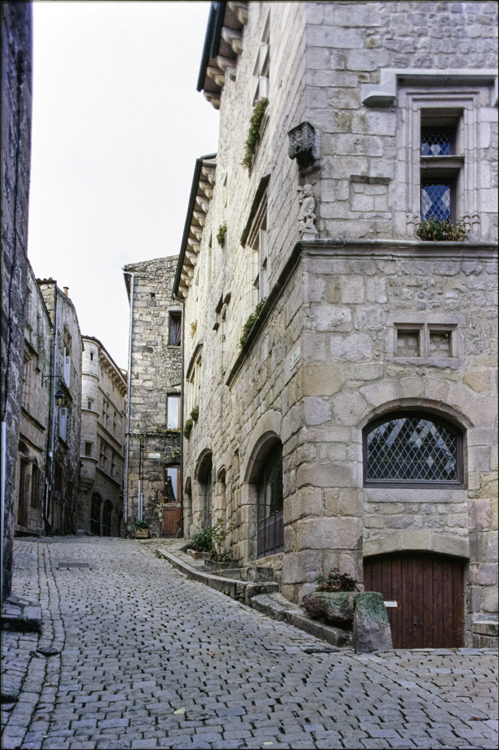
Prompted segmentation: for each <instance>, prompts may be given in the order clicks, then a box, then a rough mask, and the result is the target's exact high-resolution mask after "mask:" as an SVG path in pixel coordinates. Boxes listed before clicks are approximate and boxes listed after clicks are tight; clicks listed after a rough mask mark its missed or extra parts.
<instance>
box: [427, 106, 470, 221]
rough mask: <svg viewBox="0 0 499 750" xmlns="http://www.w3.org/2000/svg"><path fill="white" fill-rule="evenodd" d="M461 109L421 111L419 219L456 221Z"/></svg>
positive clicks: (461, 166)
mask: <svg viewBox="0 0 499 750" xmlns="http://www.w3.org/2000/svg"><path fill="white" fill-rule="evenodd" d="M461 123H462V110H453V109H446V110H439V109H422V110H421V139H420V144H421V175H420V183H421V209H420V210H421V219H422V220H423V221H426V220H428V219H437V220H439V221H450V222H451V223H452V224H454V223H455V222H456V221H457V218H458V217H457V197H458V191H459V186H460V181H461V179H462V178H461V172H462V169H463V168H464V154H463V153H460V152H461V151H463V148H462V137H461V132H460V131H461Z"/></svg>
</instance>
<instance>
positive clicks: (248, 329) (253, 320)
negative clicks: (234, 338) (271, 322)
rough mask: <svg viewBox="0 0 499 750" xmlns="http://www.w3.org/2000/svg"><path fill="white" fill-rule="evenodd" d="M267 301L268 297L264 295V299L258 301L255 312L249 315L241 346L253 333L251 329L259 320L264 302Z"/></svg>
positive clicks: (240, 342)
mask: <svg viewBox="0 0 499 750" xmlns="http://www.w3.org/2000/svg"><path fill="white" fill-rule="evenodd" d="M266 301H267V297H264V298H263V299H262V300H260V302H259V303H258V305H257V306H256V307H255V310H254V312H252V313H251V315H250V316H249V318H248V320H247V321H246V323H245V324H244V326H243V333H242V336H241V338H240V339H239V346H241V348H242V347H243V346H244V345H245V343H246V341H247V340H248V336H249V335H250V333H251V329H252V328H253V326H254V325H255V323H256V321H257V320H258V317H259V315H260V313H261V311H262V308H263V306H264V304H265V303H266Z"/></svg>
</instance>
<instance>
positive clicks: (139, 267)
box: [124, 256, 182, 537]
mask: <svg viewBox="0 0 499 750" xmlns="http://www.w3.org/2000/svg"><path fill="white" fill-rule="evenodd" d="M177 258H178V256H171V257H166V258H156V259H154V260H149V261H144V262H142V263H132V264H129V265H126V266H125V267H124V275H125V284H126V288H127V293H128V299H129V302H130V361H129V373H128V376H129V424H128V430H127V433H128V434H127V458H126V465H127V468H126V479H125V481H126V489H125V493H126V494H125V514H126V517H127V525H128V532H129V533H131V534H132V535H133V523H134V521H136V520H144V521H146V522H147V523H148V524H149V529H150V534H151V535H153V536H167V537H168V536H170V537H172V536H176V535H177V534H179V533H180V532H181V504H182V482H181V439H180V433H181V429H182V416H181V399H182V387H181V382H182V374H181V373H182V304H181V303H180V302H178V301H176V300H174V299H173V298H172V286H173V279H174V276H175V269H176V266H177Z"/></svg>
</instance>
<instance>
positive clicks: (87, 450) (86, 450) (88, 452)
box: [85, 443, 92, 456]
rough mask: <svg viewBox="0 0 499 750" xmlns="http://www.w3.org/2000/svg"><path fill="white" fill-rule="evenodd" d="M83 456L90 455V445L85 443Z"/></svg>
mask: <svg viewBox="0 0 499 750" xmlns="http://www.w3.org/2000/svg"><path fill="white" fill-rule="evenodd" d="M85 455H86V456H91V455H92V443H85Z"/></svg>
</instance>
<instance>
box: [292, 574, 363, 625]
mask: <svg viewBox="0 0 499 750" xmlns="http://www.w3.org/2000/svg"><path fill="white" fill-rule="evenodd" d="M357 584H358V582H357V581H356V580H355V579H354V578H352V576H350V575H348V573H340V570H339V568H333V570H332V571H331V572H330V573H328V574H327V575H326V576H320V577H319V579H318V581H317V588H316V589H315V591H314V592H313V593H312V594H308V595H307V596H304V597H303V600H302V605H303V606H304V607H305V610H306V612H307V614H308V615H309V616H310V617H312V618H314V619H321V620H323V621H325V622H326V623H327V624H329V625H336V626H337V627H338V626H339V627H342V628H350V627H351V625H352V623H353V612H354V602H355V597H356V595H357V593H358V591H359V587H358V585H357Z"/></svg>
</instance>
